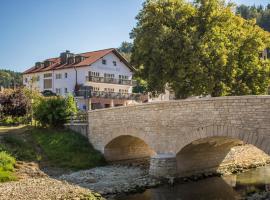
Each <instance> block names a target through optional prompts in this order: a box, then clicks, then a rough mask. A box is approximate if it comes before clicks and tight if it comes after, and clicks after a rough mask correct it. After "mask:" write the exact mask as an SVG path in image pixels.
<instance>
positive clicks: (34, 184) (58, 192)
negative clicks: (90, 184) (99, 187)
mask: <svg viewBox="0 0 270 200" xmlns="http://www.w3.org/2000/svg"><path fill="white" fill-rule="evenodd" d="M91 197H92V198H91ZM0 199H1V200H11V199H14V200H15V199H16V200H26V199H27V200H56V199H57V200H90V199H91V200H92V199H93V200H101V199H102V198H101V196H100V195H98V194H95V193H91V191H89V190H87V189H84V188H81V187H79V186H75V185H71V184H68V183H65V182H62V181H58V180H55V179H51V178H28V179H22V180H20V181H14V182H8V183H2V184H0Z"/></svg>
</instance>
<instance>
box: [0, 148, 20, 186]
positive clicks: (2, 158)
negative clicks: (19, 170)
mask: <svg viewBox="0 0 270 200" xmlns="http://www.w3.org/2000/svg"><path fill="white" fill-rule="evenodd" d="M15 163H16V160H15V158H13V157H12V156H10V155H9V154H7V153H6V152H4V151H1V152H0V182H6V181H12V180H16V179H17V178H16V176H15V175H14V174H13V171H14V165H15Z"/></svg>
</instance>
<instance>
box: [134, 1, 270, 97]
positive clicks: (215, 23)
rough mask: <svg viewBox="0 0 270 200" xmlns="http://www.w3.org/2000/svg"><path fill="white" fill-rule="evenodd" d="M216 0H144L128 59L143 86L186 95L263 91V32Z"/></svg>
mask: <svg viewBox="0 0 270 200" xmlns="http://www.w3.org/2000/svg"><path fill="white" fill-rule="evenodd" d="M232 10H233V8H232V5H230V4H225V3H224V2H223V1H220V0H197V1H195V2H194V3H193V4H191V3H189V2H186V1H184V0H168V1H162V0H148V1H146V2H145V3H144V5H143V9H142V10H141V11H140V13H139V14H138V16H137V20H138V23H137V27H136V28H134V29H133V31H132V33H131V37H132V38H133V39H134V47H133V54H132V58H131V60H132V63H133V64H134V65H135V66H136V67H137V68H138V69H140V70H139V71H140V77H141V78H142V79H144V80H146V81H147V83H148V90H150V91H151V92H152V93H161V92H163V91H164V88H165V85H168V86H170V88H172V89H173V90H174V92H175V94H176V97H178V98H186V97H188V96H192V95H208V94H211V95H212V96H222V95H244V94H265V93H266V92H267V88H268V86H269V71H270V63H269V61H265V60H262V59H260V57H259V54H260V53H261V52H262V51H263V50H264V49H265V48H266V47H268V46H269V35H268V34H267V33H266V32H264V31H263V30H261V29H260V28H259V27H257V26H255V22H254V21H246V20H244V19H242V18H241V17H239V16H236V15H235V14H234V13H233V12H232Z"/></svg>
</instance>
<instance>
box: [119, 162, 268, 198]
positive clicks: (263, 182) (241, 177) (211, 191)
mask: <svg viewBox="0 0 270 200" xmlns="http://www.w3.org/2000/svg"><path fill="white" fill-rule="evenodd" d="M269 189H270V166H268V167H263V168H258V169H253V170H250V171H248V172H244V173H242V174H238V175H230V176H225V177H213V178H208V179H204V180H200V181H198V182H190V183H185V184H178V185H175V186H174V187H171V186H161V187H159V188H154V189H148V190H146V191H145V192H144V193H141V194H134V195H128V196H123V197H119V198H116V199H117V200H234V199H243V197H245V196H246V194H248V193H251V192H254V191H265V190H269Z"/></svg>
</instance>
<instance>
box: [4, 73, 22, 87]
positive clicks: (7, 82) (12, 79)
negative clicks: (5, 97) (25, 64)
mask: <svg viewBox="0 0 270 200" xmlns="http://www.w3.org/2000/svg"><path fill="white" fill-rule="evenodd" d="M14 84H15V85H16V86H20V85H22V74H21V73H19V72H14V71H11V70H5V69H0V86H2V87H4V88H12V87H14Z"/></svg>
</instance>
